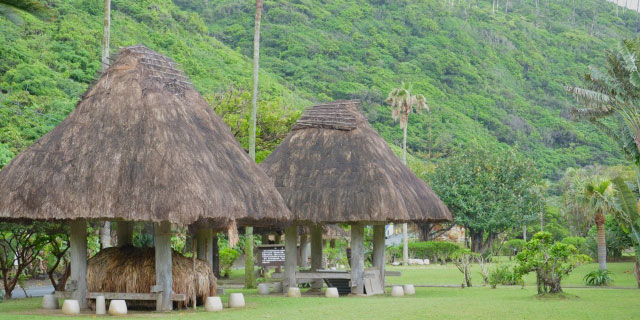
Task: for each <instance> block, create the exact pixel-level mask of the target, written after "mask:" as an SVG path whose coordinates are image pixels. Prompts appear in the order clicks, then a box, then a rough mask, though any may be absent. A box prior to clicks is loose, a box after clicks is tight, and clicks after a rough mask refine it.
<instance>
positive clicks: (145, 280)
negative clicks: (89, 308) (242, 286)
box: [87, 246, 216, 306]
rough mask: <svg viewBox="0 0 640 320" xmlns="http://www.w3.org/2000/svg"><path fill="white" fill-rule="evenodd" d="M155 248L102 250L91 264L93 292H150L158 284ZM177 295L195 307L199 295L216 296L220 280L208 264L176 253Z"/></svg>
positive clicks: (173, 257)
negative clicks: (217, 284) (193, 301)
mask: <svg viewBox="0 0 640 320" xmlns="http://www.w3.org/2000/svg"><path fill="white" fill-rule="evenodd" d="M154 250H155V249H154V248H135V247H132V246H127V247H118V248H116V247H112V248H107V249H103V250H100V252H98V253H97V254H96V255H95V256H93V257H92V258H91V259H89V260H88V261H87V288H88V290H89V292H127V293H149V291H150V290H151V287H152V286H154V285H155V284H156V265H155V258H154ZM171 261H172V265H173V266H172V268H171V270H172V276H173V292H174V293H182V294H186V295H187V301H186V304H185V306H189V305H191V297H193V294H194V293H195V294H196V297H197V300H198V301H203V300H204V299H206V298H207V297H210V296H215V295H216V277H215V276H214V275H213V270H211V267H209V265H208V264H207V262H205V261H202V260H198V259H196V272H195V274H194V272H193V260H192V258H187V257H185V256H183V255H181V254H179V253H178V252H176V251H172V255H171ZM155 303H156V302H155V301H153V302H151V303H150V302H145V301H137V302H130V301H128V302H127V305H128V306H132V305H139V306H155Z"/></svg>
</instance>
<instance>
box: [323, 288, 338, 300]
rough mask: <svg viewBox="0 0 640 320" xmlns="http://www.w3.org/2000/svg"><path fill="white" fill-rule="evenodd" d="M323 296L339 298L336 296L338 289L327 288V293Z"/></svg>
mask: <svg viewBox="0 0 640 320" xmlns="http://www.w3.org/2000/svg"><path fill="white" fill-rule="evenodd" d="M324 296H325V297H327V298H338V297H340V295H339V294H338V288H327V291H325V292H324Z"/></svg>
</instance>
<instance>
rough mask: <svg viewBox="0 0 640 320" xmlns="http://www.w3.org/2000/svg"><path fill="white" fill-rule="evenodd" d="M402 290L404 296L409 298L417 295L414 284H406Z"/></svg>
mask: <svg viewBox="0 0 640 320" xmlns="http://www.w3.org/2000/svg"><path fill="white" fill-rule="evenodd" d="M402 290H403V291H404V294H406V295H408V296H412V295H414V294H416V288H415V287H414V286H413V285H412V284H405V285H404V286H402Z"/></svg>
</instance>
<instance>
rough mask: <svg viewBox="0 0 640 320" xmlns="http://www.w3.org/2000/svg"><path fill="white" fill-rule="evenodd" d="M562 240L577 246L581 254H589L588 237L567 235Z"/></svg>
mask: <svg viewBox="0 0 640 320" xmlns="http://www.w3.org/2000/svg"><path fill="white" fill-rule="evenodd" d="M561 242H562V243H565V244H570V245H572V246H574V247H576V249H577V250H578V253H580V254H589V249H588V248H587V239H586V238H584V237H566V238H564V239H562V241H561Z"/></svg>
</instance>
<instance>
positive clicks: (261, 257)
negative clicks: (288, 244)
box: [257, 244, 284, 267]
mask: <svg viewBox="0 0 640 320" xmlns="http://www.w3.org/2000/svg"><path fill="white" fill-rule="evenodd" d="M257 265H258V266H261V267H284V245H280V244H274V245H262V246H258V261H257Z"/></svg>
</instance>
